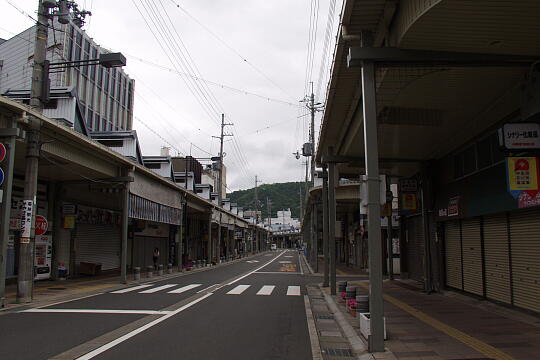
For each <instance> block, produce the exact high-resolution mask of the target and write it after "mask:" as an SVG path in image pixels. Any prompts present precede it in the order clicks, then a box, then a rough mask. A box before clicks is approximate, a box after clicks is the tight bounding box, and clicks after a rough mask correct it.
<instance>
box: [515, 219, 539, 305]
mask: <svg viewBox="0 0 540 360" xmlns="http://www.w3.org/2000/svg"><path fill="white" fill-rule="evenodd" d="M510 242H511V252H512V280H513V294H514V305H515V306H518V307H521V308H524V309H529V310H533V311H540V285H539V281H540V211H538V210H533V211H526V212H521V211H520V212H515V213H511V214H510Z"/></svg>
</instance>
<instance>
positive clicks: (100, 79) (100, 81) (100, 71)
mask: <svg viewBox="0 0 540 360" xmlns="http://www.w3.org/2000/svg"><path fill="white" fill-rule="evenodd" d="M97 67H98V69H99V70H98V80H97V86H98V88H100V89H101V87H102V86H103V66H100V65H97Z"/></svg>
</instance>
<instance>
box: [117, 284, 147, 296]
mask: <svg viewBox="0 0 540 360" xmlns="http://www.w3.org/2000/svg"><path fill="white" fill-rule="evenodd" d="M149 286H152V285H151V284H146V285H139V286H132V287H128V288H125V289H121V290H116V291H112V292H111V294H124V293H127V292H130V291H135V290H140V289H144V288H147V287H149Z"/></svg>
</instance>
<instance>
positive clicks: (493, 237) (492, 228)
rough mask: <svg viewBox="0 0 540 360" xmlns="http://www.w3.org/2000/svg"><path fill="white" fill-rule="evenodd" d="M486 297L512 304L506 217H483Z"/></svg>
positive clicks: (503, 215)
mask: <svg viewBox="0 0 540 360" xmlns="http://www.w3.org/2000/svg"><path fill="white" fill-rule="evenodd" d="M484 251H485V276H486V297H487V298H488V299H492V300H497V301H502V302H504V303H507V304H510V303H511V302H512V299H511V293H510V261H509V253H508V229H507V221H506V215H505V214H502V215H496V216H486V217H484Z"/></svg>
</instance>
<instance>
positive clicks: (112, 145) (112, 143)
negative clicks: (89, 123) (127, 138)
mask: <svg viewBox="0 0 540 360" xmlns="http://www.w3.org/2000/svg"><path fill="white" fill-rule="evenodd" d="M97 142H98V143H100V144H103V145H105V146H108V147H110V148H115V147H122V146H124V142H123V141H122V140H116V139H115V140H113V139H111V140H108V139H101V140H98V141H97Z"/></svg>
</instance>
